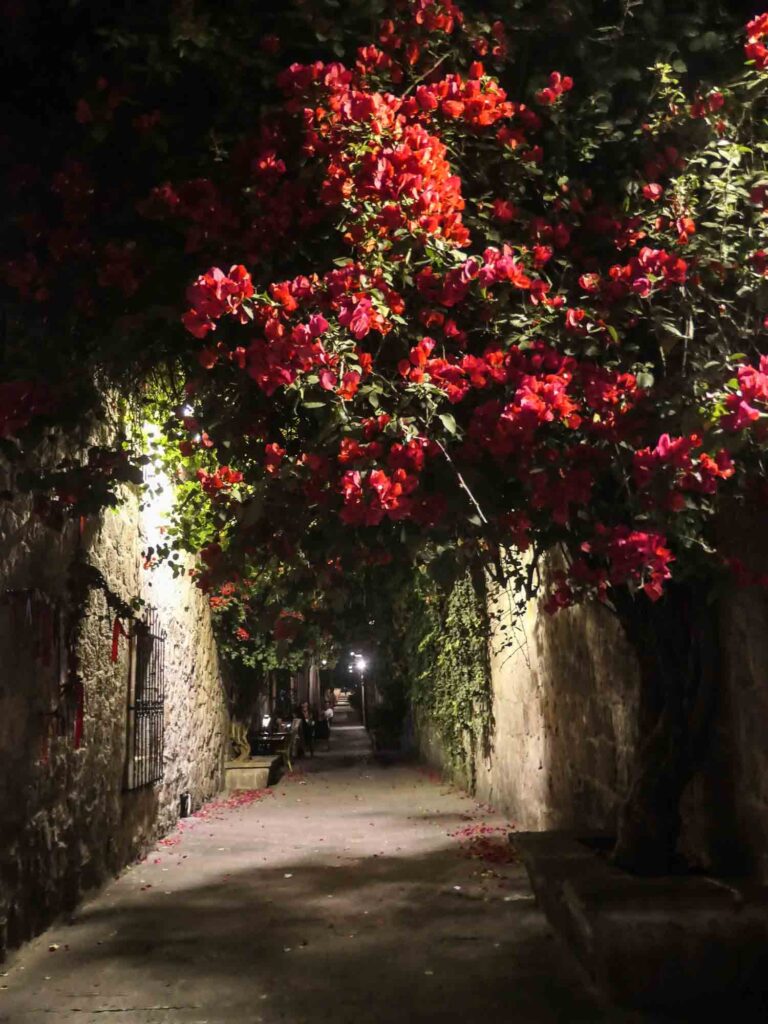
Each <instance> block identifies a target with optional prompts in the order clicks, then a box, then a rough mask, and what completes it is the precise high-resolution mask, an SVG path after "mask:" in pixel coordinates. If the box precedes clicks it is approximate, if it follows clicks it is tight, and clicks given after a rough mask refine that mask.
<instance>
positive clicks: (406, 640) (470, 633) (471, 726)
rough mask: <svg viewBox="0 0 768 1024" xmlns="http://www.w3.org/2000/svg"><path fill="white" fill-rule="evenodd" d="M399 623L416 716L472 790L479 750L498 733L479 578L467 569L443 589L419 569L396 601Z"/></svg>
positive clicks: (404, 660)
mask: <svg viewBox="0 0 768 1024" xmlns="http://www.w3.org/2000/svg"><path fill="white" fill-rule="evenodd" d="M394 627H395V632H396V633H397V634H399V635H400V637H401V644H400V652H401V654H400V660H401V664H404V665H405V666H406V672H407V680H408V688H409V690H410V696H411V699H412V702H413V707H414V709H415V712H416V715H417V719H421V720H422V722H424V721H425V720H426V722H428V723H429V726H430V727H431V728H432V729H434V730H435V732H436V734H437V739H438V741H439V743H440V746H441V747H442V749H443V751H444V754H445V757H446V766H447V767H448V768H449V769H450V771H451V772H452V773H453V774H455V775H457V776H460V777H461V778H462V779H463V780H464V781H466V782H467V783H469V785H470V786H471V787H473V786H474V784H475V779H476V770H477V765H476V758H477V755H478V753H479V752H481V751H483V752H484V751H487V750H488V748H489V746H490V743H491V739H492V734H493V701H492V693H491V673H490V660H489V650H488V631H489V620H488V611H487V602H486V599H485V587H484V585H483V582H482V578H479V579H473V577H472V575H471V574H470V573H468V572H467V573H464V574H463V575H461V576H459V577H458V579H457V580H456V581H455V582H454V583H453V584H451V585H448V586H440V585H439V584H437V583H436V582H434V581H433V580H432V579H431V578H430V577H429V576H428V575H427V574H426V573H424V572H420V571H417V572H416V573H415V579H414V585H413V586H412V587H410V588H403V589H402V590H401V591H400V596H399V600H397V601H396V602H395V609H394Z"/></svg>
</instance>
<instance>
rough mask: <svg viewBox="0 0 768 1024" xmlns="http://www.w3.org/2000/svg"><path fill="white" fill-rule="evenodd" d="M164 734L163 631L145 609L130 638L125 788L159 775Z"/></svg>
mask: <svg viewBox="0 0 768 1024" xmlns="http://www.w3.org/2000/svg"><path fill="white" fill-rule="evenodd" d="M164 734H165V630H163V629H161V628H160V623H159V619H158V615H157V611H156V610H155V609H149V610H148V611H147V614H146V616H145V619H144V621H143V622H138V623H137V624H136V628H135V631H134V635H133V638H132V641H131V657H130V674H129V696H128V749H127V754H128V758H127V770H126V789H139V788H140V787H141V786H149V785H151V784H152V783H153V782H159V781H160V780H161V779H162V778H163V745H164Z"/></svg>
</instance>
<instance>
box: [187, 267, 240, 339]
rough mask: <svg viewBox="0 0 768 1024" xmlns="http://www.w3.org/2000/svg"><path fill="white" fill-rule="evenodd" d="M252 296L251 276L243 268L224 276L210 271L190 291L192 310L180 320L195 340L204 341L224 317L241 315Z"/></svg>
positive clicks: (221, 272)
mask: <svg viewBox="0 0 768 1024" xmlns="http://www.w3.org/2000/svg"><path fill="white" fill-rule="evenodd" d="M252 295H253V283H252V281H251V275H250V274H249V273H248V271H247V270H246V269H245V267H243V266H234V267H230V270H229V274H228V275H227V274H225V273H224V271H223V270H219V268H218V267H211V269H210V270H209V271H207V272H206V273H205V274H201V275H200V277H198V279H197V280H196V281H195V283H194V284H192V285H190V286H189V288H188V289H187V300H188V302H189V303H190V305H191V306H192V308H191V309H190V310H188V311H187V312H186V313H185V314H184V316H183V317H182V318H181V319H182V323H183V324H184V326H185V327H186V329H187V330H188V331H189V332H190V334H193V335H194V336H195V337H196V338H204V337H205V335H206V334H207V333H208V332H209V331H213V330H215V329H216V321H217V320H219V319H220V318H221V317H222V316H224V315H225V314H228V313H229V314H234V315H237V314H239V312H240V310H241V307H242V304H243V301H244V300H245V299H250V298H251V296H252Z"/></svg>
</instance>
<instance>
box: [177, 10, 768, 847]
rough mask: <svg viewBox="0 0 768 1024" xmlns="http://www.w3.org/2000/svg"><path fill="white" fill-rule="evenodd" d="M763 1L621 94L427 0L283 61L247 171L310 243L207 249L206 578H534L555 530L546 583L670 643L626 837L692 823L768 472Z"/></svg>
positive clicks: (277, 235) (201, 441)
mask: <svg viewBox="0 0 768 1024" xmlns="http://www.w3.org/2000/svg"><path fill="white" fill-rule="evenodd" d="M494 33H495V34H494ZM767 33H768V15H765V16H760V17H758V18H756V19H754V20H753V21H751V22H750V24H749V25H748V27H747V42H746V53H745V56H746V58H747V64H746V67H745V68H743V69H742V71H741V72H740V73H739V74H731V75H730V76H728V77H727V78H724V79H722V80H718V81H715V82H708V81H704V80H701V81H697V82H695V83H691V82H690V81H687V82H686V83H685V84H684V83H683V81H682V75H683V70H684V69H683V68H682V67H681V65H679V64H678V67H677V69H676V68H675V66H674V64H670V63H666V62H658V63H656V64H655V65H654V66H653V67H652V68H651V69H650V70H649V71H648V72H647V73H646V74H645V75H643V76H640V79H639V80H638V81H637V82H635V83H630V91H631V102H630V101H628V102H627V110H626V111H625V112H624V115H625V116H623V117H622V118H621V119H617V120H616V121H615V122H613V121H611V122H609V123H607V124H606V119H605V113H604V111H603V110H602V109H601V106H600V104H599V103H598V102H597V100H596V97H595V93H594V91H592V89H586V90H585V89H584V87H583V85H582V83H581V82H580V81H579V80H578V77H573V78H572V77H571V76H570V75H569V74H568V73H567V72H568V70H569V69H568V68H567V67H564V68H552V69H550V71H549V73H548V74H546V75H541V76H540V77H539V78H538V79H537V78H536V77H534V78H533V79H532V80H531V83H530V88H529V90H528V91H527V92H526V93H525V94H524V95H519V94H513V93H511V92H510V91H508V90H507V89H506V88H505V87H504V86H503V85H502V84H501V81H500V78H499V76H498V75H497V74H495V73H492V72H491V70H490V69H489V68H488V67H487V66H486V64H485V63H483V60H482V59H481V57H484V56H485V54H486V53H487V51H488V50H489V49H490V48H492V47H493V45H494V44H493V40H494V39H496V40H497V43H496V45H497V46H502V44H503V43H504V41H506V39H507V37H506V34H505V33H503V32H502V31H501V28H500V27H498V26H495V27H494V29H493V30H492V31H491V34H490V36H483V35H482V34H478V35H475V34H474V32H473V31H472V30H470V31H467V28H466V23H465V20H464V18H463V14H462V11H461V10H460V9H459V8H458V7H456V6H454V5H453V4H451V3H447V2H446V3H434V2H429V0H420V2H418V3H413V4H408V5H402V6H401V7H400V8H399V9H398V17H397V18H395V19H394V20H391V21H385V22H384V23H383V24H382V26H381V28H380V31H379V34H378V37H377V39H376V40H375V41H373V42H372V44H371V45H369V46H364V47H362V48H361V49H360V50H359V53H358V57H357V60H356V61H355V62H354V64H349V65H343V64H340V63H334V62H331V63H322V62H316V63H314V64H309V65H307V64H301V65H298V64H297V65H293V66H291V67H289V68H288V69H286V70H285V71H284V72H283V73H282V74H281V76H280V78H279V85H280V87H281V88H282V90H283V93H284V101H283V103H282V104H281V105H280V106H279V107H277V108H276V109H275V110H274V111H273V112H272V113H271V114H270V116H269V118H268V119H267V120H265V121H264V122H263V125H262V131H261V138H260V144H259V146H258V147H257V148H256V150H255V153H254V156H253V158H252V163H251V167H252V173H253V178H252V183H251V187H250V196H249V201H250V202H253V201H255V202H256V203H257V204H258V203H261V204H263V210H264V219H261V218H259V220H258V223H260V224H263V223H265V222H269V224H270V232H269V238H268V240H265V243H268V248H272V247H276V248H286V249H289V250H290V251H292V253H293V254H294V257H295V259H296V264H295V265H296V267H297V268H298V267H301V271H300V272H299V273H296V274H294V275H293V276H292V277H290V278H287V279H284V280H282V279H272V280H270V279H268V278H265V277H264V276H263V275H262V274H261V272H260V266H259V262H258V261H257V262H255V263H253V262H252V263H251V264H250V265H249V266H248V267H246V266H244V265H242V264H236V265H232V266H230V267H223V268H217V267H214V268H211V269H209V270H207V271H206V272H204V273H203V274H201V275H200V276H199V277H198V278H197V280H196V281H195V282H194V283H193V284H192V285H191V286H190V288H189V290H188V292H187V301H188V309H187V311H186V312H185V313H184V316H183V323H184V326H185V327H186V329H187V330H188V331H189V332H190V333H191V334H192V335H193V337H195V338H197V339H199V342H200V351H199V363H200V366H201V371H202V372H201V373H199V374H198V375H196V376H195V377H194V378H192V379H190V380H189V382H188V385H187V396H188V402H189V405H190V409H191V415H189V416H188V417H187V419H186V422H185V423H184V426H185V427H186V430H187V431H188V438H187V441H186V444H187V445H188V446H189V449H188V450H189V451H190V452H193V451H198V452H200V451H201V450H202V449H203V448H205V447H206V446H208V448H207V452H208V453H209V456H208V457H207V458H206V457H205V456H203V458H202V460H201V462H202V463H203V465H201V466H200V468H199V469H198V471H197V475H198V480H199V486H200V488H201V489H202V491H203V492H204V493H205V495H206V496H207V498H208V500H209V501H210V503H211V505H212V507H214V508H215V509H216V510H217V512H218V513H219V515H220V516H221V523H222V527H223V528H222V529H221V530H220V531H219V532H218V533H217V539H216V540H215V541H214V542H212V543H210V544H208V545H206V546H205V548H204V549H203V551H202V553H201V557H202V561H203V563H204V566H205V568H204V570H203V572H202V573H201V577H200V582H201V585H202V586H204V587H205V588H207V589H210V590H212V591H214V590H215V589H216V588H217V587H218V588H219V591H218V592H219V594H221V587H220V585H221V583H222V582H223V581H226V582H225V586H227V587H231V586H235V587H239V588H243V587H245V588H247V587H248V586H249V583H250V581H249V567H259V566H260V565H261V564H262V560H264V559H275V560H276V562H277V563H279V564H287V565H301V564H302V563H304V564H305V565H306V566H310V567H315V569H316V570H317V571H316V576H315V578H316V580H317V581H318V583H319V585H320V586H321V589H322V590H325V591H327V590H332V589H333V588H334V587H335V586H336V585H337V581H338V580H341V579H343V578H344V577H346V576H347V575H349V574H353V573H354V571H355V567H356V566H360V565H366V566H370V565H374V564H376V563H381V564H383V565H386V563H387V562H388V561H389V560H390V559H391V558H392V557H393V554H394V552H395V550H396V549H398V548H406V549H408V550H409V551H410V552H416V551H418V550H419V549H421V550H422V551H424V549H425V548H427V547H429V548H430V549H431V550H432V551H446V550H450V551H451V553H452V555H453V556H455V555H456V553H457V552H458V555H459V558H460V559H481V560H483V561H485V562H487V563H488V565H489V566H491V567H495V568H496V570H497V572H498V573H499V574H500V575H503V576H506V577H507V578H509V577H511V578H512V580H513V582H514V584H515V585H516V586H517V587H518V588H519V589H520V590H521V591H522V592H523V593H525V594H526V595H531V594H532V593H533V592H535V591H536V590H537V589H538V587H539V585H540V582H541V580H542V578H543V574H542V566H543V564H544V563H542V556H544V555H550V553H551V552H553V550H556V551H557V552H558V553H559V556H558V567H557V569H556V570H555V571H554V572H550V573H549V578H548V581H547V588H546V594H545V606H546V608H547V609H548V610H549V611H551V612H555V611H557V610H558V609H562V608H566V607H568V606H569V605H571V604H573V603H575V602H578V601H581V600H583V599H585V598H596V599H597V600H599V601H602V602H604V603H607V604H609V605H610V606H612V607H613V608H614V609H615V610H616V611H617V613H618V614H619V616H620V618H621V619H622V622H623V623H624V625H625V628H626V630H627V633H628V635H629V636H630V638H631V639H632V640H633V641H634V642H635V644H636V646H637V647H638V650H640V651H643V650H645V651H646V656H645V657H644V668H645V676H646V677H647V678H646V680H645V682H646V688H647V691H648V693H647V698H648V700H649V701H650V702H651V703H652V704H653V703H655V704H657V706H658V709H660V710H657V720H656V722H655V730H652V736H651V737H650V742H652V745H653V771H652V772H651V774H650V775H647V776H646V777H644V778H639V779H638V782H637V787H636V792H635V796H636V798H637V799H636V803H635V806H634V808H633V813H634V818H633V819H632V820H630V819H627V820H625V822H624V836H623V839H624V842H625V844H629V843H630V842H631V843H633V844H636V843H637V841H642V842H643V843H644V844H645V852H646V855H647V858H648V859H649V861H654V860H656V861H658V859H659V858H661V857H666V856H668V851H669V844H670V841H671V838H672V836H673V833H674V830H675V823H674V821H673V820H671V819H670V820H667V821H660V822H659V821H657V822H656V823H654V824H653V826H652V827H650V826H649V820H648V807H647V806H646V805H647V804H648V803H651V804H653V805H654V808H655V809H656V803H655V797H656V796H657V795H658V793H657V789H658V786H659V785H660V784H663V786H664V787H665V788H667V790H668V787H669V786H670V784H671V785H673V787H674V786H680V785H681V784H682V782H683V781H684V779H685V778H686V777H687V776H686V773H687V772H688V771H689V769H690V763H691V758H692V750H690V749H688V747H689V744H694V743H695V742H696V739H695V738H688V737H686V736H684V735H683V733H682V732H681V729H682V722H683V720H684V719H685V718H686V715H687V714H689V713H693V711H694V709H696V708H698V707H699V705H700V703H701V702H702V701H705V700H706V699H708V697H707V689H708V688H707V685H706V679H705V678H704V677H705V676H706V674H707V670H708V669H709V668H711V666H712V665H713V664H714V662H713V661H712V659H711V657H710V656H709V653H708V652H705V651H704V650H703V647H702V645H704V644H705V643H707V641H708V640H709V639H710V637H708V636H707V634H706V631H705V630H704V629H703V626H702V623H703V621H704V619H705V618H706V601H707V597H708V591H707V589H706V588H705V587H704V586H703V582H704V581H706V580H710V581H714V580H716V579H717V578H718V577H719V576H723V575H725V573H726V572H727V571H728V569H729V556H728V554H727V552H726V550H724V549H723V548H721V546H719V545H718V543H717V522H718V514H719V512H720V511H721V509H722V506H723V502H724V501H727V500H731V499H732V498H733V497H736V496H738V497H739V498H746V497H748V496H750V495H751V493H752V492H756V496H758V500H761V499H762V498H763V497H764V485H763V481H764V472H763V461H762V460H763V452H764V441H765V437H766V428H765V424H766V422H768V419H767V417H768V356H765V355H763V354H762V350H763V348H764V347H765V337H766V327H767V326H768V321H766V313H765V308H766V305H767V303H766V297H767V296H768V292H767V291H766V274H768V255H767V254H766V248H768V239H766V231H765V228H766V219H765V218H766V210H767V209H768V167H767V166H766V159H765V153H766V145H767V144H768V134H767V133H766V120H765V110H766V108H765V100H766V89H765V85H766V79H765V75H766V66H768V58H766V56H765V53H766V51H765V49H764V46H763V40H764V38H765V36H766V34H767ZM505 45H508V43H506V44H505ZM617 126H620V127H617ZM310 196H311V197H312V198H313V201H312V202H311V203H310V202H309V201H308V200H309V197H310ZM228 200H229V201H230V202H232V203H233V204H234V205H235V206H237V204H238V203H239V202H240V199H239V197H238V196H236V195H233V196H230V197H228ZM281 209H286V210H287V209H290V210H291V212H292V216H291V217H288V216H287V215H285V216H284V218H283V219H284V225H283V230H282V231H281V230H280V228H281V225H279V224H277V223H275V222H274V220H273V219H270V218H272V217H273V216H274V215H275V213H276V211H279V210H281ZM297 209H299V210H301V212H302V218H303V219H302V223H301V225H300V235H299V237H298V238H297V237H296V231H297V226H296V224H295V220H294V217H295V214H296V210H297ZM319 253H322V256H320V255H318V254H319ZM209 462H210V465H207V463H209ZM319 564H322V568H321V569H320V570H318V565H319ZM547 564H549V565H551V564H552V563H551V558H550V560H549V561H548V563H547ZM738 568H739V571H740V573H741V574H742V575H743V574H744V567H742V566H739V567H738ZM257 571H258V568H257ZM755 582H759V583H762V582H763V580H762V579H759V580H756V581H755ZM655 609H660V610H661V611H660V612H659V611H657V610H655ZM300 614H301V613H300V612H298V611H295V610H294V611H291V610H285V611H283V612H282V613H281V616H280V617H279V618H278V620H277V622H276V626H275V628H276V629H277V630H278V631H281V630H291V629H295V628H296V622H297V619H296V616H298V615H300ZM649 628H650V629H651V631H652V640H651V646H650V647H648V643H649V636H648V629H649ZM697 644H698V646H696V645H697ZM694 648H695V651H694ZM648 651H651V652H652V655H651V656H648V655H647V652H648ZM670 691H673V692H670ZM660 764H662V765H663V766H664V772H663V773H661V772H660V769H659V765H660ZM662 774H663V776H664V778H663V783H660V782H659V780H660V778H661V775H662ZM676 813H677V812H676V809H675V812H674V814H673V815H672V818H674V815H676ZM641 833H642V835H641Z"/></svg>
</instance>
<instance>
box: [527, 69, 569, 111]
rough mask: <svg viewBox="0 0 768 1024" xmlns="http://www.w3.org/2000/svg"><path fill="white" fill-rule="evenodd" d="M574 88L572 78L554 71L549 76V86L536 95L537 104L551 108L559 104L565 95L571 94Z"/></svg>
mask: <svg viewBox="0 0 768 1024" xmlns="http://www.w3.org/2000/svg"><path fill="white" fill-rule="evenodd" d="M572 88H573V79H572V78H571V77H570V76H568V75H561V74H560V72H559V71H553V72H552V74H551V75H550V76H549V85H548V86H547V87H546V88H545V89H540V90H539V92H537V93H536V102H537V103H541V104H542V105H543V106H545V107H551V106H552V104H553V103H557V101H558V100H559V99H560V97H561V96H562V95H563V93H566V92H570V91H571V89H572Z"/></svg>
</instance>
